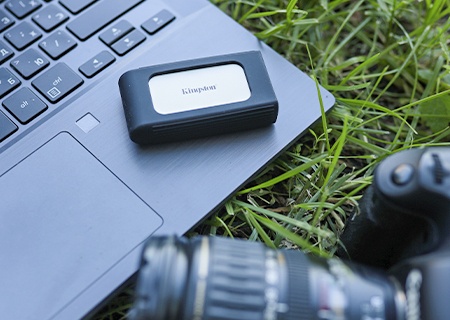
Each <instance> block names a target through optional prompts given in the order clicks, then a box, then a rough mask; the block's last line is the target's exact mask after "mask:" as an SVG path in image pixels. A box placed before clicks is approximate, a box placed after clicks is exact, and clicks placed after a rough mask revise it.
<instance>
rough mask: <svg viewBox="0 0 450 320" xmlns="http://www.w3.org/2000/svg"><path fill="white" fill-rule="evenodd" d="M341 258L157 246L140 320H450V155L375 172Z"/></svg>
mask: <svg viewBox="0 0 450 320" xmlns="http://www.w3.org/2000/svg"><path fill="white" fill-rule="evenodd" d="M360 209H361V211H360V213H359V214H357V215H355V216H354V217H352V218H351V219H349V220H348V222H347V224H346V226H345V229H344V232H343V234H342V235H341V237H340V241H341V242H342V247H341V248H340V249H339V250H338V252H337V255H338V256H339V257H338V258H331V259H325V258H321V257H316V256H312V255H307V254H304V253H302V252H299V251H295V250H285V249H280V250H274V249H270V248H267V247H265V246H264V245H263V244H261V243H256V242H249V241H244V240H232V239H228V238H219V237H195V238H192V239H187V238H182V237H175V236H158V237H152V238H150V239H149V241H148V242H147V243H146V245H145V247H144V250H143V252H142V258H141V265H140V271H139V274H138V282H137V286H136V299H135V303H134V307H133V309H132V310H131V312H130V318H131V319H135V320H143V319H152V320H160V319H164V320H186V319H194V320H303V319H321V320H325V319H329V320H343V319H350V320H353V319H361V320H391V319H396V320H397V319H399V320H418V319H422V320H444V319H449V317H450V304H449V303H448V300H449V298H450V149H449V148H445V147H430V148H424V149H411V150H407V151H401V152H398V153H396V154H394V155H391V156H389V157H388V158H386V159H384V160H383V161H382V162H381V163H380V164H379V165H378V166H377V168H376V169H375V173H374V181H373V184H372V185H371V186H370V187H369V188H368V189H367V190H366V193H365V194H364V196H363V197H362V199H361V200H360Z"/></svg>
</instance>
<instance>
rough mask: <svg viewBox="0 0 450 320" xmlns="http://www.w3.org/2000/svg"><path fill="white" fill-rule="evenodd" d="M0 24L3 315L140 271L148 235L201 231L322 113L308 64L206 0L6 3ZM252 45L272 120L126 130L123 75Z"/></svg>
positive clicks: (70, 297)
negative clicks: (260, 62)
mask: <svg viewBox="0 0 450 320" xmlns="http://www.w3.org/2000/svg"><path fill="white" fill-rule="evenodd" d="M0 31H1V33H2V36H1V39H0V62H1V65H0V98H1V102H2V104H1V106H0V199H1V202H0V296H1V297H2V298H1V299H0V315H1V317H2V318H4V319H76V318H82V317H86V316H88V315H89V314H91V313H92V312H93V310H95V308H96V307H98V306H99V304H100V303H101V302H102V301H104V300H105V299H107V297H108V296H109V295H110V294H111V293H112V292H113V291H114V290H116V289H117V288H118V287H119V286H121V285H122V284H123V283H124V282H125V281H126V280H127V279H129V278H130V277H131V276H132V275H133V274H134V273H135V272H136V268H137V263H138V256H139V253H140V249H141V247H142V244H143V242H144V240H145V239H146V238H148V237H149V236H150V235H152V234H168V233H169V234H173V233H176V234H183V233H185V232H186V231H188V230H189V229H191V228H193V227H194V226H195V225H197V224H198V223H199V222H200V221H202V219H204V218H205V217H206V216H207V215H208V214H209V213H210V212H211V211H213V210H214V209H216V208H218V207H219V206H220V205H221V204H223V203H224V201H226V199H227V198H228V197H229V196H230V195H231V194H233V193H234V192H235V191H236V190H238V189H239V188H240V187H242V186H243V185H244V184H245V183H246V182H247V181H249V179H251V177H253V176H254V175H255V174H256V173H257V172H258V170H260V169H261V168H262V167H263V166H264V165H266V164H267V163H268V162H269V161H271V160H272V159H274V158H275V157H276V156H277V155H279V154H280V153H281V152H282V151H283V150H285V149H286V148H287V146H289V145H290V144H291V143H292V142H293V141H294V140H295V139H296V138H298V137H299V136H300V135H301V134H302V132H304V131H305V129H307V128H308V127H309V126H310V125H311V124H312V123H313V122H314V121H315V120H317V119H318V118H319V117H320V114H321V113H320V105H319V102H318V101H319V99H318V92H317V90H316V86H315V83H314V82H313V81H312V80H311V79H310V78H309V77H308V76H307V75H305V74H304V73H302V72H301V71H299V70H298V69H297V68H296V67H294V66H292V65H291V64H290V63H288V62H287V61H286V60H285V59H283V58H282V57H280V56H279V55H278V54H277V53H275V52H274V51H273V50H272V49H270V48H269V47H267V46H266V45H264V44H262V43H261V42H260V41H258V40H257V39H256V38H255V37H253V36H252V35H251V34H250V33H249V32H248V31H246V30H245V29H243V28H242V27H241V26H240V25H238V24H237V23H236V22H234V21H232V20H231V19H230V18H229V17H227V16H226V15H225V14H224V13H222V12H221V11H220V10H219V9H218V8H216V7H215V6H214V5H212V4H211V3H209V2H208V1H206V0H189V1H186V0H167V1H162V0H146V1H144V0H59V1H56V0H55V1H49V0H45V1H42V0H9V1H4V2H3V1H2V3H1V4H0ZM251 50H259V51H260V52H261V53H262V56H263V58H264V61H265V64H266V66H267V70H268V73H269V76H270V79H271V82H272V85H273V87H274V90H275V93H276V96H277V98H278V102H279V116H278V120H277V121H276V123H275V124H274V125H272V126H269V127H266V128H262V129H257V130H251V131H245V132H239V133H233V134H227V135H221V136H215V137H209V138H202V139H196V140H189V141H184V142H178V143H169V144H160V145H156V146H148V147H142V146H139V145H137V144H135V143H133V142H132V141H131V140H130V138H129V136H128V132H127V127H126V123H125V117H124V112H123V108H122V103H121V98H120V94H119V89H118V83H117V82H118V79H119V77H120V76H121V75H122V74H123V73H124V72H126V71H128V70H130V69H136V68H139V67H143V66H149V65H155V64H162V63H169V62H174V61H181V60H188V59H194V58H203V57H208V56H216V55H222V54H230V53H237V52H244V51H251ZM321 95H322V98H323V101H324V107H325V110H328V109H329V108H330V107H331V106H332V105H333V103H334V99H333V97H332V96H331V94H330V93H328V92H327V91H325V90H322V91H321Z"/></svg>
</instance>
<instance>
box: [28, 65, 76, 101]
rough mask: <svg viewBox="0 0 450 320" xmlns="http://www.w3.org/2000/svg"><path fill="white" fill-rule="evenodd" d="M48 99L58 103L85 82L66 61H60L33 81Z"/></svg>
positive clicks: (34, 85)
mask: <svg viewBox="0 0 450 320" xmlns="http://www.w3.org/2000/svg"><path fill="white" fill-rule="evenodd" d="M31 84H32V85H33V87H35V88H36V89H37V90H38V91H39V92H40V93H41V94H42V95H43V96H44V97H45V98H46V99H47V100H48V101H50V102H52V103H56V102H58V101H60V100H61V99H62V98H64V97H66V96H67V95H68V94H70V93H71V92H72V91H74V90H75V89H76V88H78V87H79V86H81V85H82V84H83V79H81V77H80V76H79V75H77V74H76V73H75V72H74V71H73V70H72V69H70V68H69V67H68V66H67V65H66V64H65V63H58V64H56V65H55V66H53V67H52V68H50V69H48V70H47V71H45V72H44V73H43V74H41V75H40V76H39V77H37V78H36V79H35V80H34V81H33V82H32V83H31Z"/></svg>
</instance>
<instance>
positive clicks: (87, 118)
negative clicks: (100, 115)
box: [76, 113, 100, 133]
mask: <svg viewBox="0 0 450 320" xmlns="http://www.w3.org/2000/svg"><path fill="white" fill-rule="evenodd" d="M76 124H77V126H78V127H79V128H80V129H81V130H83V131H84V132H85V133H88V132H89V131H91V130H92V129H94V128H95V127H96V126H98V125H99V124H100V121H98V120H97V119H96V118H95V117H94V116H93V115H92V114H90V113H86V114H85V115H84V116H82V117H81V118H80V119H78V120H77V121H76Z"/></svg>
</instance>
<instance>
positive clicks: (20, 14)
mask: <svg viewBox="0 0 450 320" xmlns="http://www.w3.org/2000/svg"><path fill="white" fill-rule="evenodd" d="M41 6H42V4H41V3H40V2H39V1H37V0H10V1H9V2H8V3H7V4H6V8H7V9H8V10H9V11H10V12H11V13H12V14H13V15H15V16H16V17H17V18H19V19H22V18H25V17H26V16H27V15H29V14H30V13H32V12H33V11H35V10H37V9H38V8H39V7H41Z"/></svg>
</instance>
